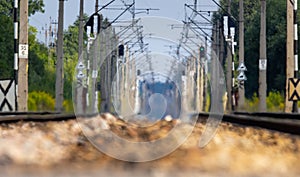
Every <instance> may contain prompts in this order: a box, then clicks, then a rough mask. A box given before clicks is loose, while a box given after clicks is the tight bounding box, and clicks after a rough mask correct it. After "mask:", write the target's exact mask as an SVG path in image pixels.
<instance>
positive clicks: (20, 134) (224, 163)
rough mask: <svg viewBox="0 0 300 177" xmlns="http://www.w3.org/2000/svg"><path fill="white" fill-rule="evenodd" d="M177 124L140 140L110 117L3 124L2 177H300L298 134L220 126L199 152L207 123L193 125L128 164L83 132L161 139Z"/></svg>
mask: <svg viewBox="0 0 300 177" xmlns="http://www.w3.org/2000/svg"><path fill="white" fill-rule="evenodd" d="M176 123H177V122H176V121H174V120H173V121H171V122H168V121H160V122H158V123H156V124H155V125H154V126H152V129H151V128H148V129H143V130H142V131H143V136H141V134H142V133H141V132H139V130H138V129H135V128H127V127H126V124H125V123H124V122H123V121H121V120H118V119H111V118H110V119H107V118H105V119H101V118H100V117H95V118H91V119H88V120H87V123H86V127H85V126H83V127H80V126H79V125H78V122H77V120H68V121H62V122H17V123H2V124H0V176H30V177H38V176H46V177H48V176H49V177H50V176H61V177H68V176H72V177H76V176H91V177H94V176H95V177H96V176H97V177H98V176H122V177H123V176H125V177H126V176H128V177H129V176H150V177H152V176H153V177H169V176H175V177H176V176H249V177H250V176H270V177H271V176H272V177H273V176H295V177H296V176H300V136H295V135H290V134H284V133H280V132H274V131H269V130H264V129H260V128H251V127H242V126H237V125H232V124H229V123H222V124H221V125H220V126H219V129H218V131H217V133H216V135H215V137H214V138H213V140H212V141H211V142H210V143H209V144H208V145H207V146H206V147H205V148H199V147H198V146H197V145H198V141H199V137H200V136H201V133H202V132H203V130H204V128H205V124H201V123H197V125H196V127H195V128H194V130H193V133H192V135H191V136H190V137H189V138H188V140H187V141H186V142H185V143H184V144H183V145H182V146H180V147H179V148H178V149H177V150H176V151H174V152H172V153H171V154H169V155H168V156H166V157H164V158H161V159H159V160H155V161H150V162H144V163H132V162H124V161H120V160H116V159H113V158H111V157H109V156H106V155H105V154H103V153H101V152H100V151H98V150H97V149H96V148H95V147H94V146H93V145H92V144H91V143H90V142H89V141H88V140H87V139H86V138H85V136H84V135H83V133H82V131H81V128H84V129H86V130H88V129H90V130H91V133H93V132H94V133H95V132H97V131H99V132H98V133H101V131H102V130H103V129H111V130H113V131H114V132H116V133H118V134H119V136H121V137H123V138H128V139H132V140H135V141H140V140H141V139H144V140H151V139H153V138H154V139H155V138H159V137H163V136H164V134H165V133H166V132H168V131H169V130H171V129H172V126H174V124H176ZM179 124H183V123H179ZM181 126H183V127H184V126H190V125H181ZM99 127H101V128H100V129H99V130H97V128H99ZM86 130H85V132H86ZM158 130H159V131H158ZM147 131H148V133H147ZM113 145H114V144H113V143H112V144H111V146H113ZM137 151H138V149H137Z"/></svg>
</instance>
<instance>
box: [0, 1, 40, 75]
mask: <svg viewBox="0 0 300 177" xmlns="http://www.w3.org/2000/svg"><path fill="white" fill-rule="evenodd" d="M13 3H14V0H1V1H0V24H1V26H0V46H1V48H0V58H1V60H0V79H7V78H12V77H13V62H14V60H13V58H14V57H13V53H14V40H13V39H14V28H13ZM36 12H44V2H43V0H29V15H32V14H34V13H36Z"/></svg>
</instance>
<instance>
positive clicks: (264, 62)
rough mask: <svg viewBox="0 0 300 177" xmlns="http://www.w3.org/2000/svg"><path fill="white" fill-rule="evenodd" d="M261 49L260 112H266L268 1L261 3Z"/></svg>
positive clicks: (262, 0)
mask: <svg viewBox="0 0 300 177" xmlns="http://www.w3.org/2000/svg"><path fill="white" fill-rule="evenodd" d="M260 5H261V12H260V48H259V81H258V92H259V111H260V112H266V111H267V104H266V97H267V49H266V48H267V43H266V0H261V1H260Z"/></svg>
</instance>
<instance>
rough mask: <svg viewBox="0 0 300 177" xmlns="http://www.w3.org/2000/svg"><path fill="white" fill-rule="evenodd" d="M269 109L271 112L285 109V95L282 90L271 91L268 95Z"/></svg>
mask: <svg viewBox="0 0 300 177" xmlns="http://www.w3.org/2000/svg"><path fill="white" fill-rule="evenodd" d="M267 109H268V111H270V112H283V111H284V95H283V94H280V92H276V91H275V92H269V95H268V97H267Z"/></svg>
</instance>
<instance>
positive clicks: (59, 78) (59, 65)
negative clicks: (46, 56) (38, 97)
mask: <svg viewBox="0 0 300 177" xmlns="http://www.w3.org/2000/svg"><path fill="white" fill-rule="evenodd" d="M63 30H64V0H59V7H58V31H57V33H58V34H57V48H56V52H57V62H56V82H55V110H56V111H58V112H62V111H63V101H64V94H63V93H64V80H63V77H64V62H63V59H64V52H63Z"/></svg>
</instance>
